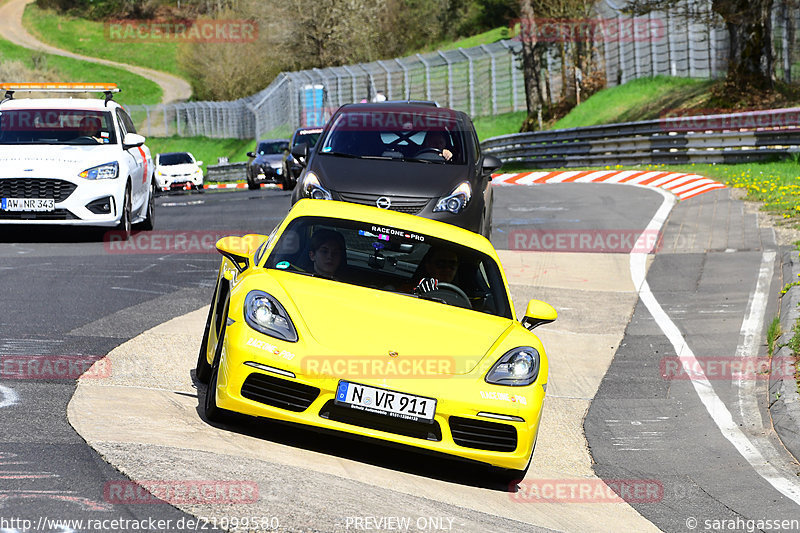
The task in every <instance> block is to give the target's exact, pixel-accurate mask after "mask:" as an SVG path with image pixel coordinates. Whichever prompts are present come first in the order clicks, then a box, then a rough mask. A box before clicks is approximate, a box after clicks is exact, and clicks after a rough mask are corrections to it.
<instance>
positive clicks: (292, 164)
mask: <svg viewBox="0 0 800 533" xmlns="http://www.w3.org/2000/svg"><path fill="white" fill-rule="evenodd" d="M320 135H322V128H297V129H296V130H295V131H294V134H293V135H292V140H291V142H290V143H289V150H290V152H289V153H288V154H286V157H285V158H284V159H283V189H284V190H290V189H294V188H295V186H296V185H297V178H299V177H300V172H302V171H303V165H301V164H300V162H299V161H298V160H297V159H295V157H294V156H293V155H292V153H291V150H293V149H294V147H295V146H298V145H300V144H306V145H307V146H308V149H309V151H310V150H313V149H314V146H315V145H316V144H317V141H318V140H319V136H320Z"/></svg>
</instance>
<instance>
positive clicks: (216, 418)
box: [204, 364, 228, 422]
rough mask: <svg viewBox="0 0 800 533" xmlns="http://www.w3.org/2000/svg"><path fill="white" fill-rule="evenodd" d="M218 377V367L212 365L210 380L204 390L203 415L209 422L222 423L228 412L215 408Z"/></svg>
mask: <svg viewBox="0 0 800 533" xmlns="http://www.w3.org/2000/svg"><path fill="white" fill-rule="evenodd" d="M218 375H219V365H218V364H217V365H214V367H213V368H212V370H211V378H210V379H209V380H208V388H207V389H206V401H205V405H204V407H205V414H206V419H208V421H209V422H224V421H225V419H226V418H227V414H228V411H226V410H225V409H221V408H220V407H218V406H217V376H218Z"/></svg>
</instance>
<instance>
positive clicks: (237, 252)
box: [217, 233, 267, 272]
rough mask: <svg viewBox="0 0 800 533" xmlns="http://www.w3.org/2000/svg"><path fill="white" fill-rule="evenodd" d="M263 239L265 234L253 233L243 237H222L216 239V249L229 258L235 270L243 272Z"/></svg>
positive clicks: (265, 238)
mask: <svg viewBox="0 0 800 533" xmlns="http://www.w3.org/2000/svg"><path fill="white" fill-rule="evenodd" d="M265 240H267V237H266V235H257V234H254V233H251V234H248V235H245V236H244V237H234V236H231V237H223V238H221V239H220V240H218V241H217V251H218V252H219V253H221V254H222V255H223V257H226V258H227V259H228V260H230V262H231V263H233V265H234V266H235V267H236V270H238V271H239V272H244V271H245V270H247V268H248V267H249V266H250V261H251V259H252V258H253V254H254V253H255V251H256V250H257V249H258V247H259V246H261V244H262V243H263V242H264V241H265Z"/></svg>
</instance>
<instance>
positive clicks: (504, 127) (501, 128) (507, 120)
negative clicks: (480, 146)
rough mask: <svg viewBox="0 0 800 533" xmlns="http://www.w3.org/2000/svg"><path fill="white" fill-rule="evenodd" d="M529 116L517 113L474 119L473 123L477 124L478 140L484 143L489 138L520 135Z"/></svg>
mask: <svg viewBox="0 0 800 533" xmlns="http://www.w3.org/2000/svg"><path fill="white" fill-rule="evenodd" d="M527 116H528V113H527V111H515V112H513V113H502V114H500V115H490V116H487V117H473V119H472V122H473V123H474V124H475V131H476V132H477V133H478V139H479V140H481V141H483V140H485V139H488V138H489V137H497V136H498V135H507V134H509V133H518V132H519V128H520V127H521V126H522V122H523V121H524V120H525V117H527Z"/></svg>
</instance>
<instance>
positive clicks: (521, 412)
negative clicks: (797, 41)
mask: <svg viewBox="0 0 800 533" xmlns="http://www.w3.org/2000/svg"><path fill="white" fill-rule="evenodd" d="M217 250H218V251H219V252H220V253H221V254H222V255H223V259H222V264H221V265H220V269H219V275H218V279H217V285H216V290H215V292H214V298H213V301H212V303H211V308H210V310H209V314H208V321H207V323H206V329H205V334H204V336H203V342H202V345H201V348H200V354H199V357H198V361H197V370H196V374H197V378H198V379H199V380H200V381H202V382H208V383H209V388H208V392H207V394H206V400H205V414H206V417H207V418H208V419H209V420H211V421H221V420H224V418H225V416H226V414H228V413H229V412H230V411H235V412H238V413H243V414H246V415H252V416H262V417H267V418H271V419H276V420H281V421H287V422H294V423H299V424H306V425H309V426H314V427H317V428H326V429H329V430H336V431H340V432H343V433H347V434H355V435H359V436H367V437H373V438H376V439H381V440H384V441H391V442H393V443H399V444H404V445H408V446H413V447H415V448H419V449H425V450H429V451H434V452H441V453H445V454H448V455H451V456H456V457H459V458H463V459H467V460H471V461H478V462H481V463H488V464H489V465H492V466H494V467H497V469H498V470H497V472H496V473H497V474H499V475H500V476H502V477H503V478H506V479H507V480H508V481H512V480H517V479H522V478H523V477H524V475H525V472H526V471H527V469H528V466H529V465H530V460H531V456H532V454H533V449H534V445H535V444H536V436H537V433H538V430H539V422H540V419H541V415H542V402H543V400H544V396H545V389H546V388H547V357H546V355H545V352H544V349H543V348H542V344H541V342H540V341H539V339H538V338H537V337H536V336H535V335H534V334H533V333H531V332H530V331H529V330H530V329H533V328H534V327H536V326H538V325H540V324H544V323H547V322H552V321H553V320H555V318H556V311H555V309H553V307H551V306H550V305H548V304H546V303H544V302H541V301H538V300H532V301H531V302H530V303H529V304H528V309H527V312H526V314H525V317H523V318H522V321H521V322H518V321H517V320H516V317H515V316H514V308H513V307H512V305H511V301H510V298H509V290H508V285H507V282H506V279H505V275H504V273H503V270H502V268H501V267H500V264H499V260H498V257H497V253H496V252H495V250H494V248H493V247H492V245H491V244H490V243H489V241H488V240H486V239H485V238H484V237H482V236H480V235H477V234H475V233H472V232H470V231H467V230H464V229H461V228H458V227H455V226H452V225H450V224H445V223H442V222H436V221H433V220H428V219H424V218H421V217H417V216H414V215H408V214H404V213H398V212H395V211H388V210H383V209H378V208H376V207H369V206H363V205H357V204H352V203H344V202H330V201H325V200H310V199H307V200H302V201H300V202H298V203H297V204H296V205H295V206H294V207H293V208H292V210H291V211H290V212H289V214H288V215H287V216H286V218H285V219H284V220H283V221H282V222H281V223H280V225H279V226H278V227H277V228H276V229H275V230H274V231H273V232H272V234H271V235H270V236H269V237H267V236H262V235H246V236H244V237H225V238H223V239H220V240H219V241H218V242H217Z"/></svg>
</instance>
